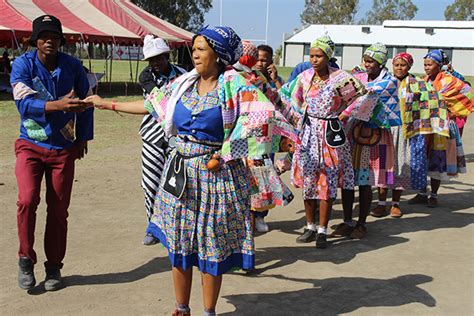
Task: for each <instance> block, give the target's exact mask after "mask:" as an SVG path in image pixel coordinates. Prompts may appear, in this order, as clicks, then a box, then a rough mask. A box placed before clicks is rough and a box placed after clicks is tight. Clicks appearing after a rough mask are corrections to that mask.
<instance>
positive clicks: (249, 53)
mask: <svg viewBox="0 0 474 316" xmlns="http://www.w3.org/2000/svg"><path fill="white" fill-rule="evenodd" d="M242 45H243V46H244V53H243V54H242V57H240V59H239V62H240V63H241V64H242V65H244V66H247V67H249V68H252V67H253V66H255V64H256V63H257V59H258V50H257V47H256V46H255V45H254V44H252V42H250V41H245V40H244V41H242Z"/></svg>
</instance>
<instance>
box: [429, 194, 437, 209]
mask: <svg viewBox="0 0 474 316" xmlns="http://www.w3.org/2000/svg"><path fill="white" fill-rule="evenodd" d="M428 207H431V208H435V207H438V198H434V197H431V196H430V198H429V199H428Z"/></svg>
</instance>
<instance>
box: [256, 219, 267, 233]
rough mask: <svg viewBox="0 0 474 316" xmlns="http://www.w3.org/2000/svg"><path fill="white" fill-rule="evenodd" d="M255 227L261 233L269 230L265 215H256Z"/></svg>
mask: <svg viewBox="0 0 474 316" xmlns="http://www.w3.org/2000/svg"><path fill="white" fill-rule="evenodd" d="M255 229H256V230H257V231H258V232H259V233H266V232H268V230H269V229H268V225H267V224H265V219H264V218H263V217H255Z"/></svg>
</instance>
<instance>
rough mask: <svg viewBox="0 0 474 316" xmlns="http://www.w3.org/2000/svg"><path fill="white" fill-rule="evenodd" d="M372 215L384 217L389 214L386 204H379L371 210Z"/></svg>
mask: <svg viewBox="0 0 474 316" xmlns="http://www.w3.org/2000/svg"><path fill="white" fill-rule="evenodd" d="M370 215H372V216H373V217H383V216H386V215H387V212H386V208H385V205H377V206H376V207H375V208H373V209H372V211H370Z"/></svg>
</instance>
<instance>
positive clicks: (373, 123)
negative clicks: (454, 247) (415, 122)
mask: <svg viewBox="0 0 474 316" xmlns="http://www.w3.org/2000/svg"><path fill="white" fill-rule="evenodd" d="M354 77H356V78H357V79H359V80H360V81H361V82H362V83H364V84H365V85H366V88H367V89H368V90H369V91H370V92H371V94H374V95H376V96H377V98H378V101H377V106H376V107H375V109H374V111H373V114H372V117H371V118H370V121H369V122H366V123H361V124H362V126H363V127H365V128H371V129H374V132H377V131H375V130H377V129H378V132H380V134H381V135H380V139H379V141H378V142H377V143H376V144H374V145H373V146H367V145H362V144H359V143H357V142H356V139H355V138H352V139H351V140H352V141H351V144H352V163H353V167H354V179H355V181H354V184H355V185H356V186H364V185H370V186H377V187H387V186H393V185H395V157H396V153H395V146H394V144H393V137H392V133H391V127H394V126H400V125H401V123H402V122H401V119H400V110H399V107H398V95H397V79H395V78H394V77H393V76H392V75H390V74H389V73H388V71H387V69H386V68H384V69H382V71H381V73H380V75H379V77H378V78H376V79H375V80H373V81H371V82H369V81H368V74H367V73H366V72H359V73H355V74H354ZM355 124H357V123H356V122H352V126H351V127H349V130H350V131H351V132H350V134H352V131H353V130H354V126H355Z"/></svg>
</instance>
